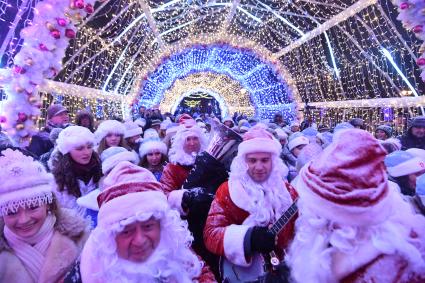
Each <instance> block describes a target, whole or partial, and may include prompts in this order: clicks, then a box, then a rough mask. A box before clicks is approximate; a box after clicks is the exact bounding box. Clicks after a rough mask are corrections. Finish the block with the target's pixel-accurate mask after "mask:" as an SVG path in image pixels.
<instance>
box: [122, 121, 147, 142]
mask: <svg viewBox="0 0 425 283" xmlns="http://www.w3.org/2000/svg"><path fill="white" fill-rule="evenodd" d="M124 127H125V133H124V138H131V137H134V136H139V135H141V134H143V129H142V128H141V127H139V126H138V125H137V124H136V123H134V122H132V121H128V122H125V123H124Z"/></svg>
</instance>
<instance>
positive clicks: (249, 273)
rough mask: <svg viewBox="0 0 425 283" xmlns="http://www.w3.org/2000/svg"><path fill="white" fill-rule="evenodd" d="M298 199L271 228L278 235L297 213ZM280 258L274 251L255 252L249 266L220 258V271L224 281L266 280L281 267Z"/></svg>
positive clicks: (234, 282) (231, 282)
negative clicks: (266, 252)
mask: <svg viewBox="0 0 425 283" xmlns="http://www.w3.org/2000/svg"><path fill="white" fill-rule="evenodd" d="M297 211H298V207H297V199H296V200H295V201H294V203H292V205H291V206H290V207H289V208H288V209H287V210H286V211H285V213H283V215H282V216H281V217H280V218H279V219H278V220H277V221H276V222H275V223H274V224H273V225H272V227H271V228H270V229H269V231H270V232H271V233H273V235H275V236H277V235H278V234H279V233H280V231H282V229H283V228H284V227H285V225H286V224H288V222H289V221H290V220H291V219H292V217H294V215H295V214H296V213H297ZM279 264H280V261H279V258H278V257H277V256H276V254H275V253H274V252H273V251H272V252H271V253H270V254H263V255H262V254H255V255H254V256H253V257H252V260H251V264H250V265H249V266H246V267H245V266H239V265H235V264H233V263H231V262H230V261H228V260H227V259H226V258H225V257H221V259H220V273H221V277H222V278H223V282H227V283H238V282H244V283H248V282H266V281H265V278H266V275H267V274H268V273H269V272H273V271H276V270H277V269H278V268H279Z"/></svg>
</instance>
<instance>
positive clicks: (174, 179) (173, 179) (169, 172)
mask: <svg viewBox="0 0 425 283" xmlns="http://www.w3.org/2000/svg"><path fill="white" fill-rule="evenodd" d="M190 169H191V167H190V166H181V165H179V164H172V163H168V164H167V165H165V168H164V171H163V172H162V176H161V180H159V182H160V183H161V184H162V187H163V189H164V193H165V194H166V195H167V196H168V195H169V194H170V193H171V192H172V191H174V190H178V189H180V188H181V186H182V185H183V183H184V181H185V180H186V179H187V176H188V175H189V172H190Z"/></svg>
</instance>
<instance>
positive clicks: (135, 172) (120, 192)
mask: <svg viewBox="0 0 425 283" xmlns="http://www.w3.org/2000/svg"><path fill="white" fill-rule="evenodd" d="M103 187H104V188H105V190H104V191H102V192H101V193H100V195H99V196H98V197H97V201H98V203H99V207H100V209H99V214H98V226H100V227H102V228H106V229H107V228H108V227H109V226H110V225H113V224H115V223H118V222H120V221H122V220H125V219H128V218H130V217H133V216H136V215H140V214H143V213H151V212H161V211H162V212H165V211H166V210H168V208H169V207H168V202H167V198H166V196H165V194H164V193H163V191H162V186H161V184H160V183H159V182H157V181H156V178H155V176H154V175H153V174H152V173H151V172H150V171H149V170H147V169H145V168H142V167H140V166H137V165H135V164H133V163H130V162H128V161H123V162H120V163H119V164H118V165H117V166H116V167H115V168H114V169H112V171H111V172H110V173H109V174H108V176H107V177H105V179H104V180H103Z"/></svg>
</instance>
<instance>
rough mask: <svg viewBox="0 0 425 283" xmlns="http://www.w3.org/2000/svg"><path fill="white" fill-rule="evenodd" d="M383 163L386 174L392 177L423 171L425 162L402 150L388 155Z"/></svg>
mask: <svg viewBox="0 0 425 283" xmlns="http://www.w3.org/2000/svg"><path fill="white" fill-rule="evenodd" d="M384 162H385V166H387V171H388V174H390V175H391V176H392V177H400V176H407V175H410V174H413V173H417V172H420V171H423V170H425V160H423V159H422V158H419V157H416V156H415V155H413V154H412V153H410V152H407V151H402V150H396V151H394V152H392V153H390V154H388V155H387V156H386V157H385V161H384Z"/></svg>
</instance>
